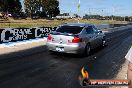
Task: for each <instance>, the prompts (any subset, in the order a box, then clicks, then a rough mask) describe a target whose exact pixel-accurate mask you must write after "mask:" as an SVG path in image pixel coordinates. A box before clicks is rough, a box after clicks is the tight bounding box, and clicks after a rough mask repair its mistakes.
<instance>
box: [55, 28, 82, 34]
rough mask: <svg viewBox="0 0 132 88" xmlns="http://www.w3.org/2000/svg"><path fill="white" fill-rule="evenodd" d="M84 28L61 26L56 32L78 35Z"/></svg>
mask: <svg viewBox="0 0 132 88" xmlns="http://www.w3.org/2000/svg"><path fill="white" fill-rule="evenodd" d="M82 29H83V27H80V26H61V27H59V28H58V29H57V31H56V32H61V33H71V34H78V33H80V32H81V31H82Z"/></svg>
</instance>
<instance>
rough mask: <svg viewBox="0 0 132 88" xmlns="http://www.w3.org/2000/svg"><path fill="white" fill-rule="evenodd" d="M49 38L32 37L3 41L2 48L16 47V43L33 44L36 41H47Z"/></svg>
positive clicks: (0, 45)
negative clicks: (22, 39) (15, 40)
mask: <svg viewBox="0 0 132 88" xmlns="http://www.w3.org/2000/svg"><path fill="white" fill-rule="evenodd" d="M46 40H47V38H37V39H30V40H24V41H17V42H9V43H3V44H0V48H12V47H13V48H14V46H16V45H22V44H32V43H35V42H42V41H46Z"/></svg>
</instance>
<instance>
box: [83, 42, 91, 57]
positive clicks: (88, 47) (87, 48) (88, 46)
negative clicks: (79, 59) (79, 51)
mask: <svg viewBox="0 0 132 88" xmlns="http://www.w3.org/2000/svg"><path fill="white" fill-rule="evenodd" d="M90 52H91V46H90V44H89V43H88V44H87V45H86V47H85V53H84V55H85V56H89V55H90Z"/></svg>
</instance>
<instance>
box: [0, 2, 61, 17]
mask: <svg viewBox="0 0 132 88" xmlns="http://www.w3.org/2000/svg"><path fill="white" fill-rule="evenodd" d="M0 12H3V13H6V14H8V13H10V14H12V15H13V16H14V17H17V16H18V17H19V16H26V17H31V18H38V17H41V18H42V17H49V18H52V17H55V16H57V15H58V14H59V13H60V10H59V1H58V0H24V12H23V10H22V4H21V2H20V0H0Z"/></svg>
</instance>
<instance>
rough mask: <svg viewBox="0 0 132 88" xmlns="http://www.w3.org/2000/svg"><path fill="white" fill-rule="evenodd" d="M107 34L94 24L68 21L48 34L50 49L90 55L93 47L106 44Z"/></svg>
mask: <svg viewBox="0 0 132 88" xmlns="http://www.w3.org/2000/svg"><path fill="white" fill-rule="evenodd" d="M105 43H106V41H105V35H104V33H102V31H99V30H98V29H97V28H96V27H95V26H94V25H91V24H85V23H67V24H64V25H62V26H59V27H58V28H57V30H56V31H55V32H52V33H51V34H49V35H48V39H47V46H48V49H49V51H55V52H64V53H73V54H85V55H89V53H90V51H91V49H94V48H96V47H98V46H104V45H105Z"/></svg>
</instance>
